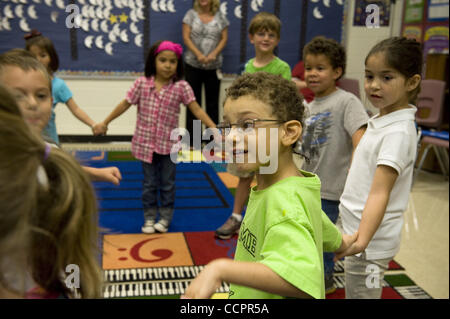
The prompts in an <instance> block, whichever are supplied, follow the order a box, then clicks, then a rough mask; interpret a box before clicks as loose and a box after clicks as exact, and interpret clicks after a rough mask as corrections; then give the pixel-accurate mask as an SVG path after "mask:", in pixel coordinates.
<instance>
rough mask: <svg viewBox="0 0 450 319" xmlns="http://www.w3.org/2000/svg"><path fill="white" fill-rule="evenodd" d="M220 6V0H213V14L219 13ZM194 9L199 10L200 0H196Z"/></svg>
mask: <svg viewBox="0 0 450 319" xmlns="http://www.w3.org/2000/svg"><path fill="white" fill-rule="evenodd" d="M219 7H220V0H211V14H212V15H215V14H216V13H217V11H219ZM194 10H195V11H197V12H198V11H199V10H200V6H199V4H198V0H195V1H194Z"/></svg>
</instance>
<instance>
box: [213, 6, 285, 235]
mask: <svg viewBox="0 0 450 319" xmlns="http://www.w3.org/2000/svg"><path fill="white" fill-rule="evenodd" d="M248 32H249V37H250V42H251V43H252V44H253V45H254V46H255V57H254V58H252V59H250V60H249V61H248V62H247V64H246V65H245V72H246V73H255V72H268V73H271V74H275V75H281V76H282V77H283V78H285V79H287V80H290V79H291V69H290V67H289V65H288V64H287V63H286V62H284V61H283V60H281V59H279V58H278V57H277V56H275V54H274V53H273V51H274V50H275V48H276V47H277V45H278V43H279V42H280V33H281V22H280V19H278V18H277V17H276V16H275V15H273V14H271V13H267V12H261V13H258V14H257V15H256V16H255V17H254V18H253V19H252V20H251V22H250V27H249V29H248ZM227 172H229V173H231V174H232V175H235V176H237V177H239V182H238V185H237V188H236V193H235V198H234V205H233V211H232V214H231V216H230V217H229V218H228V220H227V221H226V222H225V223H224V224H223V225H222V226H221V227H219V228H218V229H217V230H216V233H215V234H216V236H217V237H219V238H221V239H228V238H231V237H232V236H233V235H234V234H235V233H237V232H238V231H239V228H240V227H241V221H242V210H243V208H244V206H245V203H246V202H247V199H248V196H249V194H250V185H251V183H252V181H253V179H254V176H255V175H254V173H249V174H246V173H245V174H239V173H237V172H235V171H234V170H233V169H232V168H231V167H229V166H227Z"/></svg>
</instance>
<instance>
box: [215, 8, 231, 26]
mask: <svg viewBox="0 0 450 319" xmlns="http://www.w3.org/2000/svg"><path fill="white" fill-rule="evenodd" d="M217 13H218V15H217V17H218V21H219V27H220V30H223V29H225V28H226V27H228V26H229V25H230V22H229V21H228V19H227V17H226V16H225V15H223V14H222V12H220V11H219V12H217Z"/></svg>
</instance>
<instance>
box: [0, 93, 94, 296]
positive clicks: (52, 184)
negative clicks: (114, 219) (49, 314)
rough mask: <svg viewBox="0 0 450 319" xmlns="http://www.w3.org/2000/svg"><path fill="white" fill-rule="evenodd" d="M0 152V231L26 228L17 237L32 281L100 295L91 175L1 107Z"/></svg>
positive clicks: (66, 291) (65, 291) (61, 289)
mask: <svg viewBox="0 0 450 319" xmlns="http://www.w3.org/2000/svg"><path fill="white" fill-rule="evenodd" d="M0 92H2V93H1V94H0V95H3V94H4V93H3V90H2V91H0ZM0 101H3V99H2V100H0ZM2 104H3V102H2ZM0 154H1V156H0V180H1V181H2V183H1V185H0V201H1V205H0V206H1V208H0V214H1V216H0V218H1V219H0V220H1V221H3V220H5V221H7V222H8V224H6V223H5V224H4V223H0V231H1V230H3V229H7V230H8V227H10V229H9V230H10V231H11V232H12V233H15V234H16V236H17V234H19V233H27V232H26V231H25V230H28V233H29V234H28V237H26V236H25V237H17V238H16V241H17V242H21V241H22V242H24V244H23V246H26V251H27V265H26V268H27V271H29V273H31V275H32V277H33V279H34V281H35V282H36V284H38V285H39V286H40V287H41V288H43V289H44V290H45V291H47V292H56V293H63V294H65V295H67V296H69V297H75V296H80V297H82V298H98V297H100V296H101V289H102V282H101V278H102V276H101V270H100V266H99V264H98V261H97V256H98V253H99V251H98V248H97V247H98V239H99V238H98V226H97V223H98V220H97V204H96V198H95V194H94V191H93V188H92V185H91V182H90V180H89V177H88V176H87V175H86V174H85V172H84V171H83V169H82V168H81V166H80V165H79V163H78V162H77V161H76V160H75V159H74V158H73V157H71V156H70V155H68V154H66V153H65V152H63V151H62V150H60V149H58V148H55V147H50V146H49V144H46V143H45V142H44V141H43V140H42V139H41V138H40V137H39V136H37V135H35V134H34V133H33V132H31V130H30V129H29V128H28V126H27V125H26V123H25V122H24V121H23V119H22V118H21V117H20V116H18V115H17V114H12V113H11V112H10V110H8V109H7V108H6V107H5V108H0ZM42 170H43V171H44V172H45V174H43V175H44V176H45V175H46V178H43V177H42V174H40V175H39V173H38V171H42ZM3 181H8V182H6V183H3ZM14 229H16V230H14ZM3 235H4V234H3V233H2V236H3ZM0 247H1V246H0ZM0 252H1V253H3V251H0ZM2 257H3V256H2ZM70 264H74V265H77V266H78V267H79V275H80V278H79V279H80V280H79V289H76V290H75V291H74V290H73V289H70V287H68V286H70V285H67V284H66V279H67V278H66V276H67V275H69V274H67V273H66V267H67V266H68V265H70ZM0 278H1V275H0ZM69 283H72V282H71V281H70V282H69ZM2 284H3V283H2ZM6 287H8V285H6Z"/></svg>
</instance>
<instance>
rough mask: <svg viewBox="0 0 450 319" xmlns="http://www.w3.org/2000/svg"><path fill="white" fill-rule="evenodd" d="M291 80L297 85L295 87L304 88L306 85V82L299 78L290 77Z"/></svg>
mask: <svg viewBox="0 0 450 319" xmlns="http://www.w3.org/2000/svg"><path fill="white" fill-rule="evenodd" d="M292 81H294V83H295V85H296V86H297V88H298V89H299V90H301V89H304V88H306V87H307V85H306V82H305V81H302V80H300V79H299V78H296V77H292Z"/></svg>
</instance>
